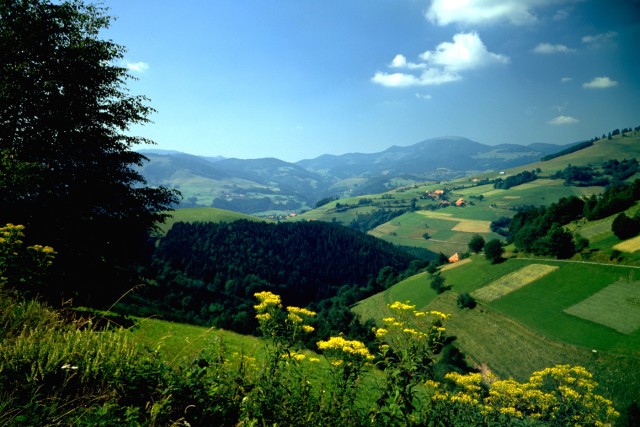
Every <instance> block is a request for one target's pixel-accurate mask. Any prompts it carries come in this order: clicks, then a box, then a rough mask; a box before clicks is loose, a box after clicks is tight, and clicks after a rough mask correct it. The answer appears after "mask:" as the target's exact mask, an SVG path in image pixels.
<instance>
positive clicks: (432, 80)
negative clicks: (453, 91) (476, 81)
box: [371, 68, 462, 87]
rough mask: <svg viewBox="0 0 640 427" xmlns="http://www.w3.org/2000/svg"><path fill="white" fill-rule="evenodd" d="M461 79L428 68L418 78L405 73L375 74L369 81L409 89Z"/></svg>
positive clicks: (454, 75) (448, 73) (457, 76)
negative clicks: (410, 87)
mask: <svg viewBox="0 0 640 427" xmlns="http://www.w3.org/2000/svg"><path fill="white" fill-rule="evenodd" d="M461 78H462V77H461V76H460V75H458V74H456V73H451V72H447V71H443V70H437V69H435V68H429V69H427V70H425V71H424V72H423V73H422V74H421V75H419V76H414V75H413V74H406V73H392V74H389V73H381V72H377V73H376V74H375V75H374V76H373V78H372V79H371V81H373V82H374V83H378V84H381V85H382V86H388V87H409V86H432V85H440V84H443V83H449V82H454V81H456V80H460V79H461Z"/></svg>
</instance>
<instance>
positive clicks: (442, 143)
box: [139, 137, 574, 216]
mask: <svg viewBox="0 0 640 427" xmlns="http://www.w3.org/2000/svg"><path fill="white" fill-rule="evenodd" d="M571 145H574V144H567V145H556V144H545V143H534V144H530V145H517V144H502V145H493V146H492V145H486V144H482V143H479V142H475V141H472V140H470V139H467V138H463V137H439V138H432V139H427V140H424V141H421V142H418V143H416V144H413V145H410V146H403V147H401V146H392V147H390V148H388V149H386V150H384V151H381V152H378V153H348V154H342V155H331V154H325V155H322V156H319V157H317V158H315V159H307V160H300V161H298V162H295V163H289V162H285V161H283V160H280V159H276V158H261V159H234V158H222V157H202V156H196V155H191V154H186V153H182V152H178V151H167V150H153V149H151V150H140V152H141V153H142V154H144V155H145V156H146V157H148V158H149V162H147V163H146V164H145V165H144V166H143V167H141V168H140V170H139V171H140V173H141V174H142V176H143V177H144V178H145V179H146V180H147V182H148V184H149V185H158V186H159V185H163V186H165V187H169V188H176V189H178V190H180V191H181V192H182V195H183V202H182V205H181V206H185V207H195V206H214V207H219V208H223V209H229V210H234V211H238V212H243V213H249V214H254V215H262V216H278V215H283V214H287V213H290V212H292V211H300V210H305V209H309V208H312V207H314V206H315V204H316V203H317V202H318V201H319V200H321V199H326V198H334V197H346V196H357V195H362V194H370V193H376V192H382V191H387V190H389V189H391V188H394V187H397V186H402V185H411V184H415V183H421V182H425V181H440V180H448V179H454V178H458V177H462V176H468V175H471V174H474V173H479V172H484V171H492V170H494V171H495V170H502V169H507V168H511V167H516V166H521V165H525V164H528V163H532V162H535V161H537V160H539V159H540V158H541V157H542V156H545V155H548V154H552V153H555V152H558V151H560V150H563V149H565V148H567V147H569V146H571Z"/></svg>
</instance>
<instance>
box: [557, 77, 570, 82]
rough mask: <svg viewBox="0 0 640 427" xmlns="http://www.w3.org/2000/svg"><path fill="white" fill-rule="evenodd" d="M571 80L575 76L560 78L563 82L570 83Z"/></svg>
mask: <svg viewBox="0 0 640 427" xmlns="http://www.w3.org/2000/svg"><path fill="white" fill-rule="evenodd" d="M571 80H573V78H572V77H563V78H561V79H560V82H561V83H568V82H570V81H571Z"/></svg>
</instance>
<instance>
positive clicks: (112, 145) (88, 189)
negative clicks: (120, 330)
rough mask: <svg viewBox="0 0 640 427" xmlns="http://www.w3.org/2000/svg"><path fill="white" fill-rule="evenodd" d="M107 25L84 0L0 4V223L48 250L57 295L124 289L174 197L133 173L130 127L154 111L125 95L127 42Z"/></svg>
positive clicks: (97, 297)
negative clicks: (25, 232)
mask: <svg viewBox="0 0 640 427" xmlns="http://www.w3.org/2000/svg"><path fill="white" fill-rule="evenodd" d="M110 21H111V17H109V16H108V15H107V14H106V12H105V10H104V9H103V8H102V7H99V6H94V5H88V4H85V3H84V2H83V1H82V0H74V1H51V0H25V1H22V0H8V1H3V2H2V3H1V5H0V120H1V121H2V126H1V127H0V159H1V161H0V187H1V188H2V191H0V223H7V222H13V223H20V224H24V225H25V226H26V227H27V228H28V229H29V231H30V239H29V242H38V241H42V242H47V243H48V244H50V245H52V246H53V247H55V248H56V250H57V251H58V255H57V257H56V259H57V262H56V264H55V265H54V267H53V269H52V273H53V274H55V276H56V279H55V280H52V281H50V282H49V286H48V288H47V289H46V291H47V295H48V296H50V297H52V298H53V297H55V299H56V300H59V298H60V294H61V293H63V295H64V297H77V298H81V299H88V298H89V297H92V298H93V301H94V302H95V303H106V302H111V301H107V300H106V298H112V297H113V296H114V295H119V294H120V293H121V292H122V290H123V289H127V288H128V287H129V283H130V282H128V280H132V279H133V278H135V276H136V274H135V270H134V268H133V267H134V266H133V264H134V262H135V261H137V260H138V259H140V257H141V256H142V255H143V254H144V250H145V246H146V238H147V234H148V233H149V232H150V231H151V230H153V229H154V227H155V224H156V223H157V222H158V221H162V220H163V219H164V218H165V217H166V216H167V213H166V211H167V209H168V208H169V207H170V206H171V205H172V204H173V203H174V202H176V201H177V197H176V193H175V192H173V191H169V190H167V189H164V188H150V187H146V186H145V182H144V179H143V178H142V176H141V175H140V174H139V173H137V172H136V170H135V168H136V167H137V166H140V165H141V164H142V162H143V161H144V160H145V157H144V156H142V155H141V154H139V153H136V152H133V151H131V150H130V148H131V147H132V146H134V145H136V144H144V143H150V141H148V140H146V139H144V138H140V137H135V136H131V135H130V134H129V132H128V130H129V128H130V127H131V126H132V125H137V124H144V123H146V122H148V119H147V116H148V115H149V114H150V113H151V112H152V111H153V110H152V109H151V108H150V107H148V106H147V105H146V101H147V100H146V98H144V97H142V96H131V95H129V94H128V92H127V88H126V82H127V80H129V79H130V78H131V76H130V75H129V74H128V71H127V69H126V68H124V67H123V66H121V65H119V64H121V62H122V59H123V58H124V53H125V49H124V48H123V47H122V46H120V45H118V44H115V43H114V42H112V41H111V40H103V39H101V38H100V32H102V31H103V30H105V29H107V28H108V27H109V23H110ZM89 237H90V238H89Z"/></svg>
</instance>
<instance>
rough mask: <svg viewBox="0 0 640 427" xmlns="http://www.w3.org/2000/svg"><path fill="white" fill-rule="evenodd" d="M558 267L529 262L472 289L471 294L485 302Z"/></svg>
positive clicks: (493, 299)
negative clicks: (476, 288)
mask: <svg viewBox="0 0 640 427" xmlns="http://www.w3.org/2000/svg"><path fill="white" fill-rule="evenodd" d="M558 268H559V267H558V266H555V265H547V264H529V265H527V266H525V267H522V268H521V269H519V270H517V271H514V272H513V273H509V274H507V275H506V276H502V277H501V278H499V279H498V280H496V281H494V282H492V283H490V284H488V285H487V286H484V287H482V288H480V289H478V290H476V291H474V292H473V293H472V294H471V295H473V296H474V297H475V298H477V299H479V300H482V301H485V302H491V301H495V300H497V299H499V298H502V297H503V296H505V295H507V294H509V293H511V292H513V291H516V290H518V289H520V288H522V287H524V286H527V285H528V284H530V283H532V282H535V281H536V280H538V279H540V278H542V277H544V276H546V275H547V274H549V273H551V272H553V271H555V270H557V269H558Z"/></svg>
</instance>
